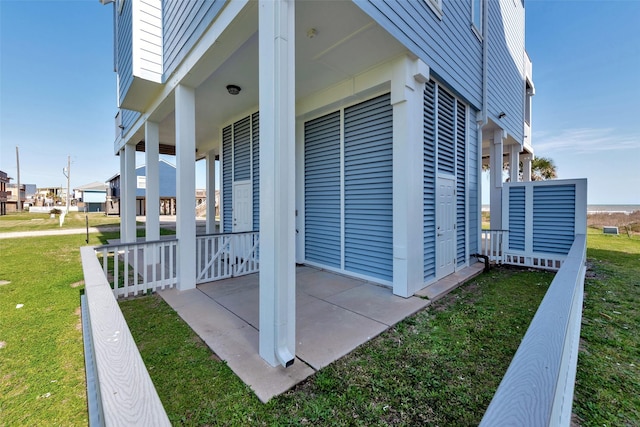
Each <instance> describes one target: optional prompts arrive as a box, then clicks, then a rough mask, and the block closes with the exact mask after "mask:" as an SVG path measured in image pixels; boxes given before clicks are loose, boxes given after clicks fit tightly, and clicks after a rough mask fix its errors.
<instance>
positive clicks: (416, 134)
mask: <svg viewBox="0 0 640 427" xmlns="http://www.w3.org/2000/svg"><path fill="white" fill-rule="evenodd" d="M101 1H102V2H103V3H105V4H106V3H112V7H113V14H114V20H115V21H114V29H115V33H114V40H115V68H116V72H117V94H118V108H119V111H118V114H117V116H116V140H115V144H114V152H115V154H117V155H119V157H120V166H121V170H120V178H121V182H120V200H121V216H122V225H121V237H122V241H123V242H134V241H135V239H136V231H135V215H136V210H137V208H136V182H137V180H138V179H140V177H138V176H137V173H136V165H135V152H136V150H139V151H144V152H145V156H146V162H145V163H146V168H145V175H146V178H145V185H146V202H147V205H146V215H147V223H146V227H147V232H146V236H147V237H146V238H147V240H148V241H157V240H159V220H158V217H159V215H160V213H159V206H160V203H159V202H158V200H159V198H160V194H159V188H160V185H161V179H159V176H160V175H159V167H158V165H159V160H158V158H159V153H166V154H175V156H176V195H177V236H176V237H177V239H176V240H175V241H174V244H175V246H174V249H172V250H174V251H175V259H173V258H172V261H171V262H172V263H173V264H174V265H175V277H174V278H172V280H173V281H172V285H175V286H176V287H177V289H178V290H180V291H184V290H188V289H192V288H194V287H195V286H196V284H197V283H201V282H202V281H203V280H208V281H210V280H213V278H212V276H211V275H209V273H207V274H205V273H203V272H204V270H206V269H212V268H213V267H212V266H214V264H215V260H214V257H216V256H219V255H220V256H221V254H222V255H225V256H227V258H226V261H225V262H226V263H229V262H232V263H238V264H240V265H241V266H242V268H244V270H242V271H245V272H246V271H247V269H248V267H247V266H248V265H249V264H251V265H252V266H253V267H251V268H252V271H258V270H259V281H260V297H259V298H260V303H259V306H260V314H259V317H260V318H259V323H260V331H259V334H260V342H259V344H260V346H259V353H260V356H262V358H263V359H264V360H266V361H267V362H268V363H269V364H271V365H272V366H276V365H283V366H286V365H288V364H289V363H290V362H291V361H292V360H293V357H294V355H295V351H296V350H295V344H296V342H295V280H296V275H295V266H296V263H298V264H307V265H310V266H315V267H320V268H322V269H326V270H328V271H332V272H338V273H341V274H344V275H348V276H353V277H357V278H361V279H365V280H367V281H370V282H373V283H377V284H380V285H383V286H386V287H388V288H390V289H392V291H393V293H394V294H396V295H399V296H402V297H409V296H412V295H413V294H414V293H415V292H417V291H418V290H420V289H422V288H424V287H426V286H428V285H430V284H432V283H434V282H436V281H438V280H440V279H442V278H445V277H446V276H448V275H451V274H453V273H455V272H456V271H458V270H460V269H463V268H465V267H467V266H469V265H470V264H474V263H476V262H478V258H477V257H476V256H474V255H476V254H480V253H482V251H483V243H482V241H483V238H482V235H483V232H482V231H481V215H480V212H481V197H480V196H481V195H480V176H481V171H482V162H483V159H484V161H485V162H490V163H491V171H492V179H491V221H492V228H494V229H497V230H499V229H503V228H506V227H505V226H504V225H503V224H511V225H512V226H513V227H514V230H516V229H517V230H520V229H521V231H522V236H520V235H519V234H518V235H517V236H518V239H520V238H521V239H522V242H523V243H522V251H521V252H517V251H516V254H518V255H517V256H518V257H517V259H518V260H520V259H522V260H523V262H522V263H524V264H526V263H527V262H528V261H527V262H525V258H526V257H525V252H524V251H525V249H527V248H528V246H527V245H529V243H525V242H529V241H531V239H529V237H527V236H528V235H527V236H525V234H526V233H530V231H531V227H533V226H532V225H531V221H530V219H531V215H532V214H531V213H530V212H529V210H530V207H531V206H535V205H536V203H535V202H531V203H529V202H526V201H525V198H526V197H528V196H527V195H528V194H529V193H528V191H529V190H526V191H525V190H523V191H522V194H521V193H520V192H519V190H518V191H515V192H514V191H513V190H512V191H511V192H510V193H509V194H510V197H511V199H513V200H521V201H522V206H521V207H522V210H521V211H518V212H517V213H518V215H516V213H514V212H515V211H514V212H510V211H509V209H507V208H504V207H503V204H504V203H503V201H504V200H507V201H508V200H510V199H508V198H505V195H503V194H502V193H503V191H502V190H503V187H504V186H507V185H516V184H518V183H517V181H518V180H523V179H524V180H525V181H526V180H528V179H529V176H530V172H529V171H530V162H531V158H532V153H533V150H532V147H531V130H530V113H531V108H530V102H531V97H532V95H533V93H534V85H533V81H532V77H531V76H532V74H531V62H530V60H529V58H528V56H527V53H526V52H525V31H524V25H525V9H524V4H523V1H522V0H490V1H488V0H384V1H383V0H355V1H307V0H305V1H293V0H266V1H247V0H232V1H226V0H199V1H177V0H164V1H161V0H117V1H115V2H112V1H109V0H101ZM201 159H205V160H204V161H205V162H206V171H207V191H208V195H207V201H208V203H211V204H212V205H211V206H210V208H209V209H208V212H214V207H213V203H214V200H215V197H214V192H215V185H214V182H215V181H216V179H215V178H216V176H217V177H218V179H219V183H220V194H221V197H220V204H221V206H220V232H221V233H222V236H227V237H229V238H230V237H231V236H235V235H243V236H250V237H249V238H248V239H249V240H248V241H249V243H248V245H244V244H243V245H244V246H245V252H242V253H240V252H237V251H238V248H237V247H236V248H235V249H233V250H232V249H229V247H226V249H225V247H224V245H225V243H220V244H217V243H216V244H213V246H208V245H210V244H209V243H207V244H204V243H201V240H198V239H199V237H197V236H196V222H195V217H196V215H195V204H194V202H193V195H194V194H195V191H196V181H195V162H196V161H197V160H201ZM217 160H219V162H217ZM520 162H522V163H523V173H522V175H521V176H519V173H518V169H519V168H518V165H519V163H520ZM504 163H508V164H510V165H513V167H511V168H510V169H511V172H510V183H509V184H506V183H503V179H502V173H503V164H504ZM520 184H522V183H520ZM572 185H573V184H567V188H566V190H567V191H569V190H571V189H570V188H569V187H571V186H572ZM574 187H575V186H574ZM574 187H571V188H574ZM523 188H524V187H523ZM543 192H544V191H543ZM525 193H526V194H525ZM526 200H529V199H526ZM572 212H573V211H572ZM571 214H572V213H571ZM508 221H512V222H511V223H508ZM518 221H520V222H518ZM571 221H572V223H571V226H572V227H574V223H573V217H571ZM551 223H554V224H555V223H558V221H555V220H553V219H552V221H551ZM536 224H538V225H539V223H536ZM534 225H535V224H534ZM215 227H216V222H215V218H214V216H213V215H209V216H208V217H207V231H208V233H214V232H215V231H216V228H215ZM518 227H520V228H518ZM579 229H580V226H579V225H578V226H577V227H574V228H571V231H570V232H569V234H570V237H571V241H573V240H572V236H573V235H572V234H571V233H574V232H577V231H576V230H579ZM551 234H554V233H551ZM540 236H542V235H539V238H543V237H540ZM500 238H502V237H500ZM543 240H545V242H549V241H552V240H553V239H551V240H549V239H546V238H543ZM518 241H519V240H518ZM245 243H246V242H245ZM514 243H518V242H516V241H515V240H514ZM570 245H571V242H569V246H570ZM565 249H566V250H565V254H566V251H568V248H565ZM233 251H235V252H233ZM230 252H231V253H232V255H231V256H230V255H229V254H230ZM172 254H173V252H172ZM501 255H503V254H502V253H501ZM520 255H522V257H520ZM172 256H173V255H172ZM514 259H516V258H514ZM526 259H529V258H526ZM216 265H218V267H216V268H222V267H220V265H219V264H216ZM258 265H259V268H258V267H257V266H258ZM171 268H173V266H172V267H171ZM238 272H239V273H240V271H238Z"/></svg>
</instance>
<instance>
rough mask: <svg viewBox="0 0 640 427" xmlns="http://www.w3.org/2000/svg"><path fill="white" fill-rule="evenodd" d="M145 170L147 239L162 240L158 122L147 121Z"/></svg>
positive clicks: (145, 130)
mask: <svg viewBox="0 0 640 427" xmlns="http://www.w3.org/2000/svg"><path fill="white" fill-rule="evenodd" d="M144 141H145V142H144V146H145V163H146V166H145V172H146V175H147V177H146V180H145V182H146V184H145V185H146V189H145V195H146V201H145V203H146V206H145V211H146V217H147V218H146V223H145V236H146V238H145V240H147V241H155V240H160V171H159V169H160V164H159V163H160V127H159V126H158V123H154V122H149V121H147V122H145V128H144Z"/></svg>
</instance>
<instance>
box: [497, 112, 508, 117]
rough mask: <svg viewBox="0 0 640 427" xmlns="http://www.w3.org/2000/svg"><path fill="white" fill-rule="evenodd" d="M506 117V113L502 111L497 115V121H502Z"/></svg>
mask: <svg viewBox="0 0 640 427" xmlns="http://www.w3.org/2000/svg"><path fill="white" fill-rule="evenodd" d="M506 115H507V113H505V112H504V111H503V112H502V113H500V114H498V118H499V119H504V118H505V116H506Z"/></svg>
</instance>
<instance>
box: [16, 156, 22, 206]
mask: <svg viewBox="0 0 640 427" xmlns="http://www.w3.org/2000/svg"><path fill="white" fill-rule="evenodd" d="M16 167H17V171H16V173H17V175H18V202H17V203H16V210H17V211H18V212H22V200H20V199H22V197H20V196H21V194H20V154H19V153H18V146H17V145H16Z"/></svg>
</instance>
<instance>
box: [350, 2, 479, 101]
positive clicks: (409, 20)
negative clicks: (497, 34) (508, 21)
mask: <svg viewBox="0 0 640 427" xmlns="http://www.w3.org/2000/svg"><path fill="white" fill-rule="evenodd" d="M427 2H428V0H414V1H406V0H356V1H355V3H356V4H357V5H358V6H359V7H360V8H361V9H362V10H363V11H364V12H365V13H367V14H368V15H369V16H371V18H373V19H374V20H375V21H376V22H377V23H378V24H379V25H380V26H382V28H384V29H385V30H387V31H388V32H389V33H390V34H391V35H392V36H393V37H395V38H396V39H397V40H398V41H399V42H400V43H402V44H403V45H404V46H405V47H406V48H407V49H408V50H409V51H411V52H412V53H413V54H415V55H416V56H417V57H418V58H420V59H422V60H423V61H424V62H425V63H427V64H429V67H430V71H431V73H432V74H433V75H435V76H437V77H438V78H439V79H440V80H442V81H444V82H446V84H447V86H448V87H449V88H450V89H452V90H453V91H454V92H455V93H456V94H458V95H459V96H460V97H462V99H464V100H465V101H466V102H468V103H470V104H471V105H473V106H474V107H475V108H477V109H479V108H480V107H481V104H482V43H481V42H480V41H479V40H478V38H477V37H476V35H475V33H474V32H473V30H472V29H471V2H470V1H459V0H457V1H447V0H444V1H443V2H442V6H443V14H442V19H439V18H438V17H437V16H436V15H435V14H434V13H433V11H432V10H431V8H430V7H429V5H428V4H427Z"/></svg>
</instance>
